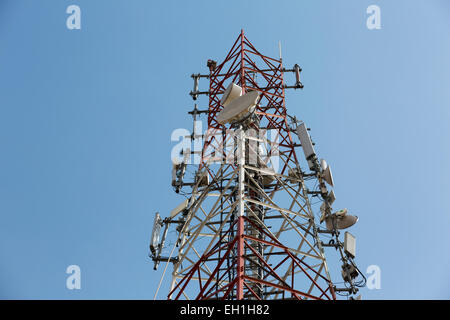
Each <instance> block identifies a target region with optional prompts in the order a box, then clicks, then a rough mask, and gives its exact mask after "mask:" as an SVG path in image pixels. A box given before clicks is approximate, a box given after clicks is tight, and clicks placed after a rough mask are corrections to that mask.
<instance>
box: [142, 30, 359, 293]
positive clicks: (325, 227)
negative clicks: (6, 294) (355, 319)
mask: <svg viewBox="0 0 450 320" xmlns="http://www.w3.org/2000/svg"><path fill="white" fill-rule="evenodd" d="M207 67H208V68H209V73H208V74H193V75H192V78H193V80H194V89H193V90H192V91H191V92H190V95H191V96H192V98H193V99H194V100H195V101H196V100H197V99H198V97H199V96H203V95H204V96H207V97H208V107H207V108H204V109H199V108H198V107H197V104H195V107H194V109H193V110H192V111H190V112H189V114H190V115H192V117H193V120H194V130H193V133H192V134H191V135H189V136H187V137H186V139H189V142H190V143H189V147H186V148H183V150H182V152H181V155H180V158H179V159H178V160H177V161H175V162H174V164H173V171H172V186H173V187H174V189H175V191H176V192H177V193H179V194H181V195H183V196H185V200H184V201H183V202H182V203H181V204H180V205H179V206H177V207H176V208H175V209H174V210H173V211H172V212H171V213H170V214H169V215H168V216H167V217H165V218H162V217H161V216H160V214H159V213H156V215H155V220H154V225H153V231H152V237H151V242H150V257H151V258H152V259H153V261H154V263H155V264H154V269H157V268H158V266H159V264H160V263H161V262H165V268H164V272H163V276H162V279H161V282H162V281H163V278H164V275H165V274H166V270H167V267H168V265H170V264H172V265H173V269H172V274H171V282H170V289H169V292H168V293H167V298H168V299H197V300H203V299H226V300H241V299H255V300H264V299H298V300H303V299H330V300H333V299H336V297H337V294H339V295H347V296H349V297H351V296H353V295H354V294H356V293H357V291H358V287H360V286H362V285H363V284H364V282H365V278H364V275H363V274H362V273H361V272H360V271H359V269H358V268H357V266H356V264H355V263H354V258H355V238H354V237H353V235H351V234H350V233H348V232H345V235H344V241H343V242H342V241H341V239H340V235H341V230H342V229H346V228H348V227H350V226H352V225H353V224H355V223H356V221H357V220H358V218H357V217H356V216H353V215H350V214H347V209H342V210H339V211H336V212H335V211H333V209H332V205H333V202H334V200H335V195H334V191H333V190H331V191H330V190H329V189H331V188H330V187H333V185H334V182H333V178H332V174H331V169H330V166H329V165H328V164H327V163H326V161H325V160H323V159H321V160H319V158H318V156H317V154H316V152H315V149H314V143H313V142H312V140H311V138H310V135H309V129H308V128H307V127H306V125H305V123H304V122H302V121H299V120H298V119H297V118H296V117H295V116H290V115H288V114H287V110H286V101H285V90H286V89H298V88H303V85H302V83H301V82H300V72H301V68H300V67H299V65H298V64H295V65H294V67H293V68H292V69H286V68H285V67H283V64H282V59H281V49H280V58H279V59H275V58H271V57H268V56H265V55H263V54H261V53H260V52H259V51H258V50H257V49H256V48H255V47H254V46H253V44H252V43H251V42H250V41H249V40H248V39H247V37H246V36H245V35H244V31H241V33H240V34H239V36H238V38H237V39H236V41H235V42H234V44H233V46H232V48H231V50H230V51H229V52H228V53H227V55H226V57H225V59H224V60H223V61H222V62H221V63H217V62H216V61H214V60H208V62H207ZM287 72H292V73H294V75H295V84H294V85H292V86H289V85H286V84H285V80H284V75H285V73H287ZM201 79H206V80H209V88H208V90H205V91H200V90H199V82H200V80H201ZM202 116H205V117H206V118H207V130H206V131H205V132H199V123H200V122H199V121H198V118H199V117H202ZM300 148H301V149H302V150H303V154H304V157H305V160H303V156H302V162H300V161H299V159H298V155H297V150H298V149H300ZM193 158H194V160H195V161H193ZM169 230H172V233H175V234H176V236H174V239H172V240H173V242H172V245H171V246H170V245H166V241H168V232H169ZM169 238H170V237H169ZM323 240H325V242H324V241H323ZM327 247H332V248H334V249H336V250H333V251H336V252H338V255H339V256H338V257H339V258H340V262H341V263H342V267H341V270H339V273H340V274H341V276H342V280H343V281H342V280H340V281H341V282H342V285H341V286H340V287H339V286H337V285H336V284H335V283H338V282H334V281H333V280H332V279H333V278H332V276H333V275H332V273H333V272H330V270H329V266H328V264H327V259H326V256H325V248H327ZM360 278H363V279H362V280H359V279H360ZM161 282H160V285H161ZM159 288H160V287H158V289H157V292H158V290H159ZM155 297H156V294H155Z"/></svg>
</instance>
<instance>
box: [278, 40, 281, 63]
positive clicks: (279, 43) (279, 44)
mask: <svg viewBox="0 0 450 320" xmlns="http://www.w3.org/2000/svg"><path fill="white" fill-rule="evenodd" d="M278 50H279V51H280V60H282V58H281V40H280V41H278Z"/></svg>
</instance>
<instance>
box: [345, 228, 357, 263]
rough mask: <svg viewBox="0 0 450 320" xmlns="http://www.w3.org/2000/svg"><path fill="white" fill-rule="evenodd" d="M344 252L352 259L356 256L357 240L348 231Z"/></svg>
mask: <svg viewBox="0 0 450 320" xmlns="http://www.w3.org/2000/svg"><path fill="white" fill-rule="evenodd" d="M344 251H345V253H346V254H348V255H349V256H350V257H352V258H354V257H355V256H356V238H355V237H354V236H353V235H352V234H351V233H350V232H348V231H346V232H345V236H344Z"/></svg>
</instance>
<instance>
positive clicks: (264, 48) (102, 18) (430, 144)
mask: <svg viewBox="0 0 450 320" xmlns="http://www.w3.org/2000/svg"><path fill="white" fill-rule="evenodd" d="M71 4H77V5H79V6H80V7H81V11H82V29H81V30H68V29H67V28H66V18H67V16H68V15H67V14H66V13H65V11H66V8H67V6H68V5H71ZM371 4H377V5H379V6H380V8H381V25H382V29H381V30H368V29H367V28H366V18H367V15H366V8H367V7H368V6H369V5H371ZM241 28H244V29H245V32H246V35H247V37H248V38H249V40H250V41H251V42H252V43H253V44H254V45H255V46H256V47H257V48H258V49H259V50H260V51H261V52H263V53H265V54H267V55H272V56H277V55H278V47H277V44H278V41H279V40H280V41H281V42H282V44H283V60H284V62H285V64H286V65H287V66H288V67H290V66H292V65H294V63H299V64H300V65H301V66H302V68H303V73H302V75H303V79H302V81H303V83H304V85H305V88H304V89H303V91H301V92H299V91H296V92H289V93H288V94H287V107H288V111H289V113H291V114H293V115H297V116H298V117H299V118H301V119H303V120H304V121H305V122H306V123H307V124H308V126H309V127H311V128H312V136H313V138H314V141H315V142H316V150H317V151H318V152H319V153H320V155H321V156H322V157H324V158H325V159H327V161H328V162H329V163H330V165H331V166H332V167H333V174H334V178H335V192H336V196H337V200H336V205H337V206H341V207H347V208H349V210H351V212H352V213H355V214H357V215H358V216H359V217H360V221H359V222H358V224H357V225H356V226H355V227H353V229H352V233H353V234H355V235H357V237H358V248H357V250H358V257H357V261H358V263H359V265H360V267H361V269H362V270H365V269H366V268H367V266H369V265H372V264H376V265H379V266H380V268H381V271H382V281H381V285H382V288H381V290H368V289H363V290H362V294H363V296H364V298H367V299H376V298H379V299H402V298H411V299H422V298H424V299H430V298H445V299H449V298H450V274H449V269H450V232H449V226H450V203H449V201H448V199H449V196H450V186H449V181H450V170H449V160H450V159H449V158H450V152H449V141H450V126H449V124H450V111H449V102H450V90H449V87H450V59H449V57H450V42H449V40H450V39H449V31H450V4H449V3H448V1H445V0H441V1H438V0H433V1H431V0H430V1H424V0H423V1H387V0H384V1H381V0H370V1H366V0H353V1H331V0H330V1H318V0H315V1H299V0H295V1H293V0H292V1H221V2H219V1H195V0H193V1H148V0H133V1H130V0H115V1H111V0H109V1H106V0H96V1H87V0H70V1H68V0H41V1H32V0H29V1H25V0H1V1H0V147H1V156H0V217H1V220H0V298H13V299H17V298H25V299H29V298H38V299H80V298H82V299H110V298H120V299H121V298H123V299H151V298H153V295H154V292H155V287H156V285H157V282H158V280H159V276H160V275H161V273H160V272H154V271H153V270H152V263H151V261H150V260H149V258H148V257H147V253H148V242H149V237H150V232H151V225H152V220H153V213H154V211H156V210H159V211H160V212H161V213H162V214H163V215H166V214H167V213H168V212H170V210H171V209H172V208H173V207H174V206H175V205H176V204H178V202H180V201H181V198H180V197H179V196H177V195H176V194H175V193H174V192H173V191H172V189H171V187H170V169H171V162H170V150H171V148H172V147H173V146H174V143H171V141H170V134H171V132H172V131H173V130H174V129H176V128H187V129H190V128H191V125H192V123H191V120H190V118H189V117H188V115H187V114H186V112H187V111H189V110H191V108H192V106H193V102H192V100H191V98H190V97H189V96H188V92H189V91H190V90H191V88H192V79H190V77H189V75H190V74H192V73H196V72H207V69H206V66H205V64H206V60H207V59H209V58H213V59H216V60H219V61H220V60H221V59H223V58H224V55H225V53H226V51H227V50H228V49H229V48H230V46H231V45H232V43H233V41H234V40H235V38H236V37H237V35H238V33H239V32H240V29H241ZM288 81H289V80H288ZM290 81H291V82H293V79H290ZM201 85H206V83H202V84H201ZM200 104H202V106H204V105H205V103H204V100H201V101H200ZM329 253H330V254H332V253H333V252H331V251H330V252H329ZM71 264H76V265H79V266H80V267H81V272H82V289H81V290H72V291H71V290H68V289H66V287H65V283H66V277H67V274H66V273H65V270H66V268H67V266H68V265H71ZM338 272H339V270H338V269H335V270H334V274H335V275H337V273H338ZM159 297H160V298H161V296H159Z"/></svg>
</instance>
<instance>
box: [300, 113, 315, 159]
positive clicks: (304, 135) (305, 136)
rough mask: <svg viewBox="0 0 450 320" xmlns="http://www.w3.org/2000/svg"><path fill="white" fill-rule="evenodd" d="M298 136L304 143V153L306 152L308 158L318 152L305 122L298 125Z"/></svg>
mask: <svg viewBox="0 0 450 320" xmlns="http://www.w3.org/2000/svg"><path fill="white" fill-rule="evenodd" d="M297 136H298V138H299V139H300V143H301V144H302V148H303V153H304V154H305V158H306V160H310V159H311V158H312V157H313V156H314V155H315V154H316V152H315V151H314V148H313V144H312V142H311V138H310V137H309V133H308V129H307V128H306V125H305V123H304V122H302V123H301V124H299V125H298V126H297Z"/></svg>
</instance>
